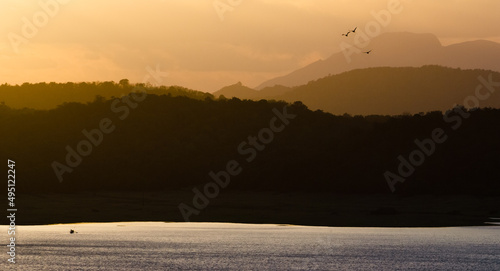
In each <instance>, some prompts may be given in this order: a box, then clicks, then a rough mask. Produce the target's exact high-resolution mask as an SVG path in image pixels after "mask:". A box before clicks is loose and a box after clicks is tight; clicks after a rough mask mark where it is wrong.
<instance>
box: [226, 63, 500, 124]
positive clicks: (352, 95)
mask: <svg viewBox="0 0 500 271" xmlns="http://www.w3.org/2000/svg"><path fill="white" fill-rule="evenodd" d="M490 75H491V76H492V80H493V81H494V82H500V73H497V72H492V71H487V70H462V69H458V68H447V67H441V66H435V65H426V66H422V67H419V68H414V67H404V68H395V67H378V68H367V69H359V70H353V71H348V72H345V73H341V74H337V75H331V76H327V77H324V78H322V79H318V80H315V81H311V82H309V83H308V84H307V85H302V86H299V87H294V88H286V87H283V86H276V87H275V88H277V89H279V90H280V91H283V90H287V89H288V91H287V92H285V93H284V94H281V95H275V96H272V97H270V98H271V99H275V100H284V101H287V102H294V101H301V102H303V103H304V104H305V105H306V106H308V107H309V108H310V109H312V110H317V109H320V110H324V111H327V112H330V113H333V114H337V115H339V114H344V113H348V114H353V115H358V114H359V115H371V114H381V115H397V114H402V113H405V112H407V113H419V112H427V111H433V110H446V109H448V108H450V107H452V106H453V105H454V104H461V105H462V104H464V100H465V98H467V97H468V96H470V95H475V89H476V87H477V85H478V84H480V81H479V79H478V77H479V76H482V77H483V78H485V79H486V80H488V78H489V76H490ZM247 89H248V88H247ZM273 91H274V90H273V88H266V89H265V90H261V91H254V93H263V94H264V95H263V96H260V97H259V96H257V97H253V98H251V99H254V100H258V99H262V98H269V97H268V95H265V93H266V92H268V93H271V92H273ZM274 92H275V91H274ZM225 95H226V96H227V97H232V96H237V95H231V94H230V93H226V94H225ZM493 95H495V94H492V96H493ZM240 98H241V97H240ZM479 107H494V108H500V100H499V99H494V98H491V99H486V100H483V101H480V104H479Z"/></svg>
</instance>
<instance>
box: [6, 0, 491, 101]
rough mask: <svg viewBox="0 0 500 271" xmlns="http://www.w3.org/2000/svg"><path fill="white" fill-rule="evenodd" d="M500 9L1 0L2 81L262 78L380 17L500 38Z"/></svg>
mask: <svg viewBox="0 0 500 271" xmlns="http://www.w3.org/2000/svg"><path fill="white" fill-rule="evenodd" d="M499 11H500V1H498V0H476V1H472V0H440V1H435V0H0V25H1V27H0V83H9V84H22V83H24V82H68V81H72V82H82V81H115V82H118V81H119V80H120V79H124V78H127V79H129V80H130V81H131V82H133V83H141V82H144V81H147V80H151V78H152V76H149V77H148V74H149V75H152V74H151V71H153V70H156V69H158V70H159V71H161V72H162V77H161V80H159V81H158V80H155V81H154V82H150V83H154V84H162V85H181V86H184V87H188V88H191V89H195V90H200V91H206V92H213V91H216V90H218V89H220V88H222V87H224V86H227V85H230V84H234V83H237V82H242V83H243V84H244V85H247V86H250V87H255V86H257V85H259V84H260V83H262V82H263V81H266V80H268V79H271V78H274V77H276V76H280V75H285V74H287V73H289V72H291V71H293V70H296V69H298V68H300V67H303V66H305V65H307V64H310V63H312V62H314V61H316V60H318V59H324V58H327V57H328V56H330V55H332V54H333V53H336V52H339V51H340V47H339V45H340V44H341V42H342V41H343V40H342V38H343V37H342V36H341V33H344V32H346V31H347V30H349V29H352V28H354V27H358V28H359V29H360V31H363V30H365V28H366V27H367V26H368V25H370V24H372V25H373V23H375V24H379V26H380V31H379V32H380V33H385V32H400V31H405V32H414V33H432V34H435V35H436V36H437V37H438V38H439V40H440V41H441V42H442V44H443V45H448V44H452V43H457V42H463V41H470V40H477V39H486V40H491V41H496V42H500V27H498V26H499V25H500V24H499V23H500V17H499V16H498V12H499ZM374 14H390V18H388V17H380V18H385V21H384V24H382V23H380V22H379V21H377V18H376V16H374ZM148 78H149V79H148Z"/></svg>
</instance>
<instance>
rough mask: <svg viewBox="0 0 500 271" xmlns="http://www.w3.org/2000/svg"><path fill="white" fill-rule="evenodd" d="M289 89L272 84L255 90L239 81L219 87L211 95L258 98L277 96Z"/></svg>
mask: <svg viewBox="0 0 500 271" xmlns="http://www.w3.org/2000/svg"><path fill="white" fill-rule="evenodd" d="M290 90H291V88H289V87H284V86H274V87H269V88H264V89H262V90H261V91H257V90H255V89H252V88H249V87H246V86H243V85H242V84H241V82H238V83H236V84H234V85H230V86H227V87H223V88H221V89H220V90H218V91H216V92H214V93H213V95H214V97H217V98H218V97H220V96H224V97H226V98H233V97H237V98H240V99H249V100H260V99H267V98H272V97H275V96H279V95H282V94H284V93H285V92H287V91H290Z"/></svg>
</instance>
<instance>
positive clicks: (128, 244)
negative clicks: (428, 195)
mask: <svg viewBox="0 0 500 271" xmlns="http://www.w3.org/2000/svg"><path fill="white" fill-rule="evenodd" d="M1 228H2V229H1V231H2V232H4V233H5V234H4V238H5V241H4V242H3V243H7V241H8V236H7V227H6V226H1ZM70 229H75V230H76V231H77V232H78V233H76V234H69V230H70ZM16 241H17V243H16V264H10V263H8V262H7V259H8V255H7V254H6V253H5V252H4V253H3V255H4V256H3V257H2V259H3V260H2V263H1V264H0V270H417V269H418V270H500V227H495V226H491V227H454V228H328V227H302V226H284V225H252V224H226V223H159V222H146V223H145V222H127V223H99V224H65V225H49V226H19V227H18V228H17V232H16ZM4 251H7V248H6V247H4Z"/></svg>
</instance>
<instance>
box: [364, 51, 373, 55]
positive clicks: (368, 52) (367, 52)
mask: <svg viewBox="0 0 500 271" xmlns="http://www.w3.org/2000/svg"><path fill="white" fill-rule="evenodd" d="M371 51H372V50H370V51H366V52H363V53H364V54H367V55H368V54H370V52H371Z"/></svg>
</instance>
